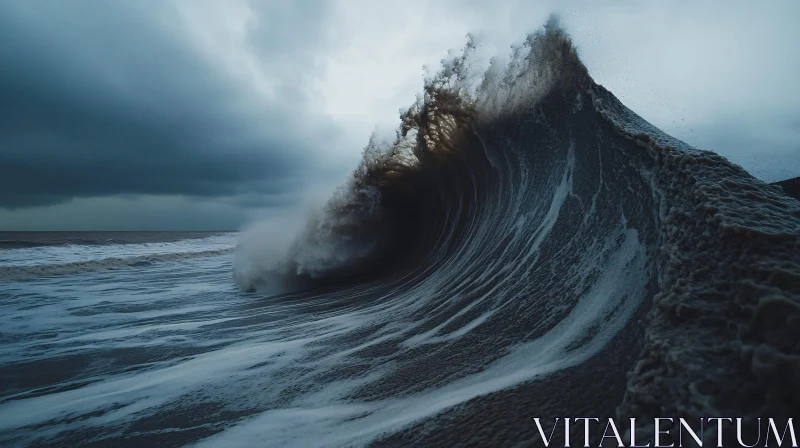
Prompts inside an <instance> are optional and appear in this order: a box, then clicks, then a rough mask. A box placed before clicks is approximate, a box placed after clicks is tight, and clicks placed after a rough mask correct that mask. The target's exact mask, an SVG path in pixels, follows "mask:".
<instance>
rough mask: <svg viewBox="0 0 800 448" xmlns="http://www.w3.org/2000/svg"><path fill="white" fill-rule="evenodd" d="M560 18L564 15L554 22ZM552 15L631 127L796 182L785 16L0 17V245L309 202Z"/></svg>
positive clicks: (351, 0)
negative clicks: (441, 81)
mask: <svg viewBox="0 0 800 448" xmlns="http://www.w3.org/2000/svg"><path fill="white" fill-rule="evenodd" d="M565 4H566V6H565ZM551 13H558V14H559V15H560V16H561V21H562V23H563V24H564V26H565V27H566V28H567V30H568V32H569V33H570V34H571V35H572V36H573V38H574V40H575V42H576V44H577V46H578V47H579V51H580V54H581V57H582V59H583V60H584V62H585V63H586V65H587V66H588V67H589V70H590V72H591V73H592V75H593V77H594V78H595V80H596V81H598V82H599V83H601V84H603V85H605V86H606V87H608V88H609V89H610V90H611V91H613V92H614V93H615V94H616V95H617V96H618V97H620V99H621V100H622V101H623V102H624V103H625V104H627V105H628V106H629V107H631V108H632V109H633V110H635V111H636V112H638V113H639V114H640V115H642V116H643V117H644V118H646V119H648V120H650V121H651V122H653V123H654V124H655V125H656V126H659V127H661V128H662V129H664V130H665V131H667V132H668V133H671V134H673V135H675V136H676V137H679V138H682V139H684V140H686V141H687V142H689V143H691V144H694V145H696V146H698V147H701V148H703V149H711V150H714V151H717V152H718V153H720V154H722V155H723V156H726V157H728V158H729V159H730V160H731V161H733V162H735V163H738V164H740V165H742V166H743V167H745V168H746V169H748V170H749V171H750V172H751V173H753V174H754V175H755V176H756V177H759V178H761V179H763V180H767V181H775V180H781V179H783V178H787V177H793V176H798V175H800V118H799V117H800V84H798V83H797V82H796V81H795V77H796V73H800V51H797V50H798V48H797V45H798V44H797V42H800V22H799V20H800V19H798V17H800V2H797V1H792V0H776V1H773V2H768V3H758V2H750V1H747V2H745V1H726V2H721V1H720V2H689V1H661V2H634V1H625V0H620V1H606V2H601V1H591V2H589V1H587V2H557V1H540V2H530V1H502V2H497V3H495V2H484V1H478V0H462V1H455V0H446V1H438V2H428V1H422V0H405V1H402V2H384V1H380V2H377V1H367V0H339V1H323V0H302V1H296V2H295V1H256V0H251V1H248V0H226V1H224V2H222V1H214V0H198V1H192V0H140V1H136V2H108V1H101V0H64V1H60V2H55V1H53V2H45V1H40V2H31V1H27V0H4V1H2V2H0V42H2V45H0V230H48V229H65V230H69V229H74V230H92V229H109V230H115V229H117V230H118V229H125V230H137V229H143V230H155V229H187V230H189V229H192V230H195V229H209V230H211V229H235V228H238V227H239V226H241V225H242V224H243V223H245V222H247V221H248V220H252V219H256V218H257V217H260V216H268V215H270V214H279V213H281V210H285V209H287V208H290V207H294V206H295V205H296V204H298V203H299V202H302V201H303V200H305V198H307V197H308V196H309V195H311V196H314V195H320V194H322V195H324V194H327V192H328V191H330V189H331V188H332V186H334V185H336V184H337V183H339V182H340V181H341V180H342V179H344V176H346V175H347V173H348V171H349V170H350V169H352V168H353V167H354V165H355V163H356V161H357V160H358V157H359V155H360V152H361V149H362V148H363V146H364V144H365V143H366V141H367V138H368V137H369V134H370V132H371V131H372V130H373V129H375V128H376V126H377V127H378V128H379V129H391V128H392V127H393V126H394V125H395V124H396V122H397V110H398V109H399V108H401V107H404V106H407V105H408V104H410V102H411V101H412V100H413V98H414V95H415V93H416V92H417V91H419V89H420V87H421V84H422V74H423V70H422V66H423V65H427V66H429V67H435V66H436V64H437V62H438V61H439V60H440V59H441V58H442V57H444V56H445V55H446V54H447V50H448V49H454V48H460V47H461V46H462V45H463V43H464V36H465V35H466V34H467V33H468V32H471V33H475V34H478V35H479V36H481V37H482V39H483V40H484V41H485V42H488V43H490V44H491V45H492V46H494V47H496V48H498V49H499V51H500V52H501V53H505V52H506V49H507V48H508V45H510V44H511V43H513V42H514V41H519V40H520V39H522V38H523V37H524V35H525V34H526V33H527V32H530V31H532V30H535V29H537V28H538V27H540V26H541V25H542V24H543V23H544V22H545V21H546V19H547V17H548V16H549V15H550V14H551Z"/></svg>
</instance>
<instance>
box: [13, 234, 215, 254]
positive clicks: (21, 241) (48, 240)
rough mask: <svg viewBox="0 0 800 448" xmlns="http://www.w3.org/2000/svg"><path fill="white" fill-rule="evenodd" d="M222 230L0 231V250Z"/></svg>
mask: <svg viewBox="0 0 800 448" xmlns="http://www.w3.org/2000/svg"><path fill="white" fill-rule="evenodd" d="M225 233H226V232H168V231H165V232H161V231H145V232H132V231H95V232H93V231H72V232H7V231H2V232H0V250H2V249H26V248H34V247H49V246H109V245H121V244H146V243H166V242H176V241H181V240H189V239H201V238H209V237H213V236H218V235H224V234H225Z"/></svg>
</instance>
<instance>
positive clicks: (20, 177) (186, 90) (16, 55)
mask: <svg viewBox="0 0 800 448" xmlns="http://www.w3.org/2000/svg"><path fill="white" fill-rule="evenodd" d="M189 5H191V4H189ZM287 5H288V6H287ZM292 5H293V6H292ZM253 7H254V9H253V12H254V13H255V15H256V17H257V19H258V20H257V21H256V22H255V23H254V24H252V26H250V27H249V28H248V29H247V33H248V34H247V36H246V40H247V42H246V43H247V45H248V46H249V47H250V48H251V49H252V52H253V54H255V55H256V56H257V57H258V62H259V63H260V64H261V65H262V66H263V67H266V74H267V75H268V76H269V79H270V82H271V83H272V85H273V87H274V93H273V94H272V95H271V96H269V97H267V96H263V95H261V96H260V95H259V94H258V93H257V92H254V88H253V87H252V85H250V84H248V83H247V82H244V81H243V80H242V77H240V78H236V77H234V76H232V75H231V71H230V68H229V67H225V66H224V64H223V63H222V62H219V61H216V62H215V60H214V58H212V57H209V56H208V55H207V54H204V53H203V51H202V49H201V48H199V46H198V44H197V43H196V42H193V41H192V39H190V38H189V37H188V31H187V30H186V28H187V27H186V26H184V25H185V24H184V23H182V20H184V19H185V18H184V17H183V16H182V15H181V14H180V13H179V11H178V9H177V7H176V6H175V5H174V4H172V3H167V2H164V1H142V2H102V1H88V0H86V1H76V2H69V4H67V2H27V1H4V2H2V3H0V42H2V45H0V208H17V207H27V206H35V205H46V204H55V203H60V202H64V201H66V200H69V199H71V198H76V197H94V196H110V195H125V194H133V195H137V194H143V195H148V194H157V195H161V194H172V195H175V194H177V195H188V196H201V197H222V196H225V197H232V196H236V195H251V196H247V197H252V195H254V194H255V195H258V194H264V195H280V194H281V193H284V192H286V191H291V190H293V189H296V188H297V187H298V183H299V182H301V179H302V178H303V177H306V176H307V173H306V171H307V170H309V169H310V168H309V164H310V162H311V161H312V160H313V157H314V154H313V152H314V150H316V149H317V148H318V147H320V146H321V143H323V142H325V141H326V140H328V139H330V138H331V136H332V135H333V134H334V133H335V130H334V128H333V127H332V126H331V125H329V124H327V122H326V121H325V120H324V119H322V118H319V117H317V118H314V117H315V115H314V114H313V113H312V112H311V111H309V110H308V109H309V108H310V105H309V102H308V100H307V98H306V95H305V94H304V93H303V91H302V90H301V87H302V85H303V81H304V77H305V76H307V73H308V72H310V71H313V69H314V68H315V60H314V54H315V53H314V48H316V47H319V46H320V42H321V41H322V39H321V34H320V33H321V31H319V29H320V28H321V27H320V21H321V18H322V17H323V15H324V8H322V5H321V4H317V3H316V2H314V3H312V2H302V3H300V2H298V3H286V4H284V5H282V6H281V7H280V8H276V7H270V6H268V3H267V2H264V3H261V4H258V5H254V6H253Z"/></svg>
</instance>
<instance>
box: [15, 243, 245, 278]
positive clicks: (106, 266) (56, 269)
mask: <svg viewBox="0 0 800 448" xmlns="http://www.w3.org/2000/svg"><path fill="white" fill-rule="evenodd" d="M231 252H233V248H230V249H215V250H205V251H197V252H180V253H162V254H149V255H139V256H133V257H125V258H113V257H112V258H103V259H98V260H87V261H75V262H71V263H55V264H39V265H33V266H0V280H5V281H19V280H28V279H32V278H39V277H52V276H60V275H72V274H80V273H84V272H97V271H107V270H116V269H127V268H135V267H141V266H149V265H151V264H153V263H161V262H165V261H178V260H189V259H193V258H202V257H213V256H218V255H224V254H228V253H231Z"/></svg>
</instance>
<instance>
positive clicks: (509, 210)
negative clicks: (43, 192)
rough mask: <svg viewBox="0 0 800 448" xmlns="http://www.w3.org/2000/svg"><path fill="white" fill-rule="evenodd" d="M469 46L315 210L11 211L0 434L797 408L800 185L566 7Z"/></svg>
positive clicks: (481, 431) (498, 440) (212, 434)
mask: <svg viewBox="0 0 800 448" xmlns="http://www.w3.org/2000/svg"><path fill="white" fill-rule="evenodd" d="M474 48H475V47H474V42H470V43H469V44H468V45H467V46H466V47H465V50H464V52H463V54H461V55H456V56H454V57H453V58H452V59H450V60H446V61H444V62H443V68H442V70H441V72H440V73H439V74H438V75H436V76H434V77H432V78H431V79H429V80H427V81H426V85H425V93H424V95H422V96H420V98H419V99H418V100H417V102H416V103H414V104H413V105H412V106H411V108H410V109H409V110H408V111H406V112H404V113H403V114H402V119H403V122H402V123H403V124H402V126H401V128H400V129H399V132H398V138H397V140H396V141H393V142H385V143H381V142H376V141H374V140H373V141H371V142H370V143H369V144H368V146H367V148H366V150H365V152H364V159H363V161H362V162H361V164H360V165H359V166H358V167H356V169H355V170H354V173H353V176H352V177H351V178H350V180H349V181H348V182H347V183H346V184H345V185H343V186H342V188H340V189H339V190H337V192H336V193H335V194H334V195H333V197H332V198H331V199H330V201H329V202H328V203H327V204H326V205H325V206H324V207H322V209H320V210H316V211H314V213H311V214H310V215H309V216H308V217H307V219H306V220H305V221H304V222H303V223H302V224H300V225H296V223H295V225H293V226H289V225H286V223H282V222H276V223H273V225H262V226H255V227H253V228H252V229H251V230H248V231H246V232H244V233H239V234H234V233H221V234H202V235H201V234H188V233H187V234H168V233H161V234H135V233H131V234H127V235H115V236H111V235H106V234H104V235H66V234H60V235H41V234H40V235H38V236H37V235H31V234H26V235H22V234H20V235H16V236H15V235H10V236H9V235H3V236H2V238H0V239H2V246H0V341H2V345H0V445H3V446H53V447H56V446H58V447H61V446H96V447H121V446H146V445H153V446H186V445H193V446H221V447H231V446H242V447H252V446H266V447H273V446H294V447H315V446H317V447H330V446H333V447H344V446H347V447H350V446H470V445H471V446H529V445H535V443H537V440H538V441H540V436H539V433H538V431H537V428H536V426H535V425H534V423H533V419H534V418H540V419H542V420H543V421H553V418H556V417H562V418H563V417H567V416H568V417H573V418H575V417H596V418H599V419H601V420H604V419H605V418H608V417H616V418H621V419H628V418H637V419H639V421H640V422H647V421H652V419H653V418H655V417H663V416H669V417H673V418H677V417H683V418H687V419H697V418H707V417H730V416H737V417H743V418H751V419H754V418H757V417H772V418H777V419H780V418H787V417H791V416H796V415H797V414H796V413H797V410H798V409H800V399H798V396H797V393H796V390H797V388H796V386H797V384H798V382H797V375H796V372H797V371H800V353H799V352H798V346H797V340H798V337H800V333H798V331H797V328H798V325H797V324H798V322H800V281H798V279H800V201H797V200H796V199H793V198H791V197H789V196H787V195H786V194H785V193H784V192H783V191H782V190H781V189H780V188H779V187H777V186H770V185H766V184H764V183H763V182H760V181H759V180H757V179H755V178H753V177H752V176H751V175H750V174H749V173H747V172H746V171H745V170H743V169H742V168H741V167H738V166H736V165H733V164H731V163H730V162H728V161H727V160H726V159H724V158H722V157H720V156H718V155H717V154H715V153H713V152H710V151H706V150H701V149H698V148H694V147H691V146H690V145H687V144H686V143H684V142H681V141H679V140H677V139H674V138H672V137H670V136H669V135H666V134H664V133H663V132H661V131H660V130H658V129H657V128H655V127H653V126H652V125H651V124H649V123H648V122H646V121H645V120H644V119H642V118H641V117H640V116H639V115H637V114H636V113H635V112H633V111H631V110H630V109H628V108H626V107H625V106H624V105H623V104H622V103H621V102H620V101H619V100H618V99H617V98H616V97H615V96H614V95H613V94H612V93H611V92H609V91H608V90H606V89H605V88H603V87H602V86H600V85H598V84H596V83H595V82H594V81H593V80H592V78H591V76H590V75H589V73H588V71H587V70H586V68H585V67H584V65H583V64H582V63H581V61H580V59H579V58H578V55H577V53H576V51H575V49H574V47H573V46H572V43H571V41H570V40H569V38H568V36H567V35H566V33H565V32H564V31H563V30H561V29H560V28H559V27H558V26H557V24H555V23H552V22H550V23H548V25H547V26H546V27H545V29H544V30H542V31H539V32H537V33H534V34H532V35H531V36H529V37H528V38H527V40H526V41H525V42H524V43H523V44H521V45H520V46H519V47H518V48H516V50H515V51H514V53H513V54H512V58H511V62H510V63H508V64H506V65H502V64H501V63H500V62H497V60H495V61H494V62H493V63H492V64H491V65H490V66H489V67H488V69H486V70H485V71H482V72H480V73H479V74H478V76H477V77H475V76H471V75H470V74H469V73H467V72H468V71H469V68H470V67H473V66H474V64H470V63H469V62H470V58H471V57H472V51H473V50H474ZM498 64H500V65H498ZM476 80H477V81H476ZM287 228H288V229H289V230H291V232H286V230H287ZM695 421H696V420H695ZM751 429H752V428H751ZM712 432H713V431H712ZM709 433H711V432H709ZM571 434H572V440H573V441H574V440H581V438H582V435H583V428H582V427H580V426H578V425H576V426H575V427H573V428H572V433H571ZM564 438H565V434H563V433H560V432H559V433H557V434H555V436H554V440H553V441H552V442H551V443H553V444H554V445H558V444H559V443H561V442H563V440H564ZM748 440H751V438H750V437H748ZM592 444H593V445H596V444H597V440H595V441H593V443H592Z"/></svg>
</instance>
